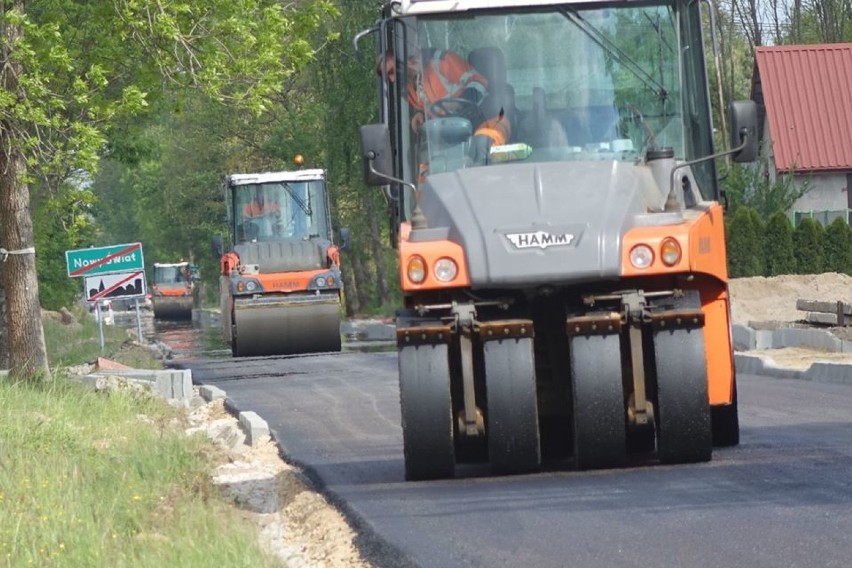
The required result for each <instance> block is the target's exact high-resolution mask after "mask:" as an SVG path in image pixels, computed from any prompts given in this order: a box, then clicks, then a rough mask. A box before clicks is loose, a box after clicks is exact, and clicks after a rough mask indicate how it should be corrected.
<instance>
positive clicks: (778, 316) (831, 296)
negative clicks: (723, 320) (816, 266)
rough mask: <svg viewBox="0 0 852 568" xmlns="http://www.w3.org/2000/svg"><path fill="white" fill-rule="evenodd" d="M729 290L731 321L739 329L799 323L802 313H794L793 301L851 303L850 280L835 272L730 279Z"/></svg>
mask: <svg viewBox="0 0 852 568" xmlns="http://www.w3.org/2000/svg"><path fill="white" fill-rule="evenodd" d="M729 287H730V294H731V319H732V320H733V323H735V324H742V325H748V324H749V322H766V321H778V322H794V321H799V320H802V319H803V318H804V312H801V311H799V310H797V309H796V301H797V300H798V299H800V298H801V299H803V300H820V301H824V302H837V301H838V300H841V301H844V302H850V303H852V276H848V275H846V274H838V273H836V272H827V273H825V274H801V275H795V274H789V275H783V276H773V277H771V278H764V277H762V276H757V277H753V278H734V279H732V280H731V281H730V282H729Z"/></svg>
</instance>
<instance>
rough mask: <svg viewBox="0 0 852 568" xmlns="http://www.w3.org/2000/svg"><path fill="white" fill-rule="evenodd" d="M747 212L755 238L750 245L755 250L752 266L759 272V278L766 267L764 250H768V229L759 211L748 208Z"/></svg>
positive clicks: (757, 273) (757, 274)
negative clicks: (766, 234)
mask: <svg viewBox="0 0 852 568" xmlns="http://www.w3.org/2000/svg"><path fill="white" fill-rule="evenodd" d="M746 211H748V215H749V217H750V219H751V226H752V234H753V238H754V242H753V243H750V246H751V248H752V249H753V250H754V252H753V255H754V258H753V260H752V265H753V267H754V268H753V270H756V271H757V272H756V273H755V275H756V276H759V275H761V274H763V272H764V268H765V265H766V263H765V258H764V249H765V248H766V244H765V243H766V238H765V232H766V227H765V226H764V224H763V217H761V216H760V214H758V212H757V211H755V210H754V209H752V208H751V207H747V208H746Z"/></svg>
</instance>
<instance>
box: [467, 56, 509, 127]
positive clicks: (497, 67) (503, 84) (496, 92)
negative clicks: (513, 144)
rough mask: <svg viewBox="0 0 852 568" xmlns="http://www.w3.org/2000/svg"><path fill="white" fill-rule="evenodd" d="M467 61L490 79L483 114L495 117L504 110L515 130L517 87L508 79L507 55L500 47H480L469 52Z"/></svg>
mask: <svg viewBox="0 0 852 568" xmlns="http://www.w3.org/2000/svg"><path fill="white" fill-rule="evenodd" d="M467 61H468V63H470V64H471V65H472V66H473V68H474V69H476V70H477V71H478V72H479V73H480V74H481V75H482V76H483V77H485V78H486V79H487V80H488V96H487V97H486V98H485V100H484V101H482V104H481V105H480V109H481V110H482V114H483V116H484V117H485V118H487V119H488V118H493V117H495V116H497V115H498V114H499V113H500V111H501V110H502V111H503V113H504V115H505V116H506V118H507V119H508V120H509V121H510V122H511V124H512V131H513V132H514V131H515V130H516V129H517V126H518V123H517V120H518V112H517V109H516V107H515V89H514V88H513V87H512V86H511V85H510V84H509V81H508V73H507V69H506V56H505V55H504V54H503V52H502V51H501V50H500V48H499V47H478V48H476V49H474V50H472V51H471V52H470V53H469V54H468V56H467Z"/></svg>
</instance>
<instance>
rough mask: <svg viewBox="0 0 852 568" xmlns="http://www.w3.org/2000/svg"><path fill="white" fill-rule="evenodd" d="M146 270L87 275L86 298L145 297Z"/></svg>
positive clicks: (94, 300) (95, 299)
mask: <svg viewBox="0 0 852 568" xmlns="http://www.w3.org/2000/svg"><path fill="white" fill-rule="evenodd" d="M146 293H147V290H146V288H145V271H144V270H137V271H135V272H122V273H120V274H103V275H100V276H86V300H88V301H89V302H96V301H98V300H117V299H119V298H139V297H142V298H144V297H145V294H146Z"/></svg>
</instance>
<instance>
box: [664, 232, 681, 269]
mask: <svg viewBox="0 0 852 568" xmlns="http://www.w3.org/2000/svg"><path fill="white" fill-rule="evenodd" d="M660 259H661V260H662V261H663V264H665V265H666V266H674V265H675V264H677V263H678V262H680V244H678V242H677V241H676V240H675V239H673V238H671V237H666V238H665V239H663V244H662V245H660Z"/></svg>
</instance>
